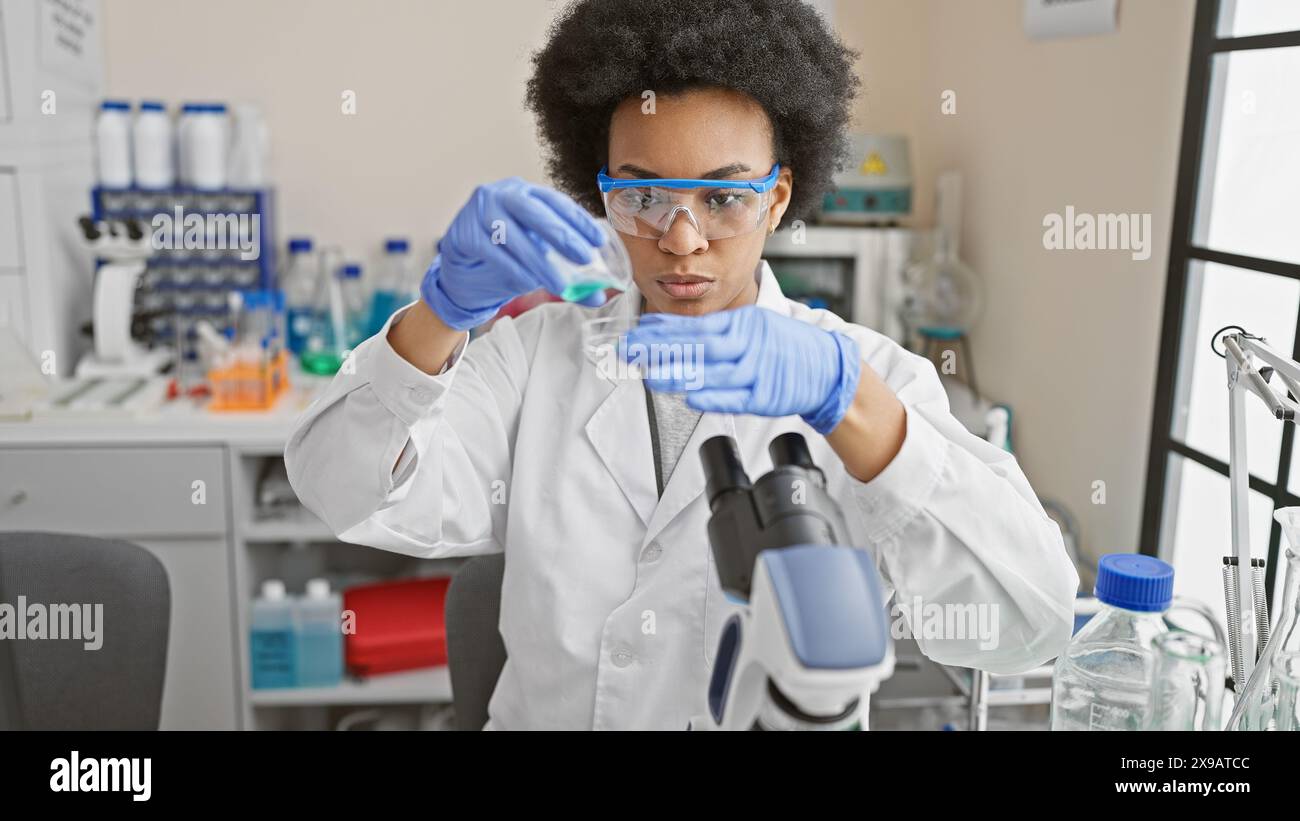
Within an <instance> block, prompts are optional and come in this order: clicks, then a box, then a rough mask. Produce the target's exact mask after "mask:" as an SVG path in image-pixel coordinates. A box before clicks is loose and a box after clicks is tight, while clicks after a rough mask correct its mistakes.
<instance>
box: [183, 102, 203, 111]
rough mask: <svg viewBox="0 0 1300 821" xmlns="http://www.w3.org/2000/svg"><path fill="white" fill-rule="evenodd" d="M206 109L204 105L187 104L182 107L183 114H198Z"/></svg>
mask: <svg viewBox="0 0 1300 821" xmlns="http://www.w3.org/2000/svg"><path fill="white" fill-rule="evenodd" d="M204 108H205V106H204V105H203V103H185V104H184V105H182V106H181V113H182V114H196V113H198V112H200V111H202V110H203V109H204Z"/></svg>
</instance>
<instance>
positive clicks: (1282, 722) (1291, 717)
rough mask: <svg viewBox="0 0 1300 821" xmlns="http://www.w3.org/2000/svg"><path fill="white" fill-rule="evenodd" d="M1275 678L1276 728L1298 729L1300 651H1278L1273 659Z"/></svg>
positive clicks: (1299, 720)
mask: <svg viewBox="0 0 1300 821" xmlns="http://www.w3.org/2000/svg"><path fill="white" fill-rule="evenodd" d="M1273 677H1274V678H1275V679H1276V680H1277V729H1279V730H1289V731H1294V730H1300V653H1280V654H1278V656H1277V658H1275V659H1273Z"/></svg>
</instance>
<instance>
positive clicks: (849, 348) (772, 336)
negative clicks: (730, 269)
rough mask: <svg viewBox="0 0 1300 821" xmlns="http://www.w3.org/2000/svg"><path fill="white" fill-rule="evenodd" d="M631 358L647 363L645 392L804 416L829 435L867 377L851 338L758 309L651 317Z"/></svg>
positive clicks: (638, 332)
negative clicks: (860, 378)
mask: <svg viewBox="0 0 1300 821" xmlns="http://www.w3.org/2000/svg"><path fill="white" fill-rule="evenodd" d="M638 345H644V346H645V347H644V348H639V349H638ZM697 345H698V346H699V347H695V346H697ZM653 346H658V347H653ZM624 355H625V358H627V359H628V361H631V362H635V360H636V357H638V356H644V357H646V358H645V360H644V361H645V362H647V363H649V364H650V367H649V369H648V373H647V374H646V380H645V382H646V386H647V387H649V388H650V389H652V390H657V391H669V392H674V393H685V394H686V404H687V405H689V406H690V407H692V408H695V409H696V410H701V411H712V412H715V413H752V414H756V415H758V416H791V415H794V414H798V415H799V416H802V417H803V419H804V421H805V422H807V423H808V424H809V425H811V426H812V428H813V429H814V430H816V431H817V432H818V433H821V434H823V435H824V434H827V433H830V432H831V431H832V430H834V429H835V426H836V425H838V424H839V423H840V420H841V419H843V418H844V414H845V412H846V411H847V410H848V408H849V404H850V403H851V402H852V401H853V397H854V394H855V393H856V392H857V389H858V377H859V376H860V375H861V373H862V360H861V358H860V356H861V355H860V353H859V351H858V343H856V342H854V341H853V340H852V339H851V338H849V337H847V336H845V335H844V334H839V333H833V332H831V331H826V330H823V329H821V328H819V327H817V326H816V325H809V324H808V323H807V322H800V321H799V320H797V319H792V318H790V317H787V316H782V315H781V314H778V313H776V312H774V311H769V310H768V309H766V308H759V307H757V306H754V305H750V306H746V307H744V308H738V309H736V310H734V311H719V312H718V313H713V314H706V315H704V316H677V315H674V314H662V313H653V314H646V315H644V316H642V317H641V324H640V325H638V326H637V327H636V328H634V329H632V331H631V332H629V333H628V336H627V345H626V349H625V354H624Z"/></svg>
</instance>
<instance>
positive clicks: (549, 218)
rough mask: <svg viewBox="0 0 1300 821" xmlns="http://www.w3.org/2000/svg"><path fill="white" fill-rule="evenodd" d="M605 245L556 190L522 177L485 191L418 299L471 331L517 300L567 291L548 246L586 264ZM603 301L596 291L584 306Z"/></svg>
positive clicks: (473, 200) (447, 242) (441, 249)
mask: <svg viewBox="0 0 1300 821" xmlns="http://www.w3.org/2000/svg"><path fill="white" fill-rule="evenodd" d="M604 242H605V236H604V234H602V233H601V230H600V226H599V225H597V224H596V221H595V220H594V219H592V218H591V215H589V214H588V213H587V212H586V211H584V210H582V208H581V207H580V206H579V205H578V204H577V203H576V202H574V201H573V200H571V199H569V198H568V197H566V196H564V195H563V194H561V193H560V192H558V191H555V190H552V189H550V188H545V187H543V186H540V185H532V184H530V183H528V182H526V181H524V180H521V179H520V178H518V177H511V178H510V179H508V180H500V181H499V182H493V183H488V184H487V185H480V186H479V187H478V188H476V189H474V193H473V195H472V196H471V197H470V198H469V202H467V203H465V205H464V207H462V208H461V209H460V212H459V213H458V214H456V217H455V219H453V220H452V222H451V226H450V227H448V228H447V233H446V235H445V236H444V237H443V238H442V239H441V240H439V242H438V256H437V257H436V258H434V260H433V264H432V265H430V266H429V270H428V271H427V272H426V273H425V275H424V281H423V282H422V283H421V284H420V296H421V297H423V299H424V301H425V302H427V303H428V304H429V307H430V308H432V309H433V311H434V313H436V314H437V315H438V316H439V317H441V318H442V321H443V322H445V323H447V325H448V326H450V327H452V328H455V329H456V330H460V331H466V330H469V329H470V328H473V327H475V326H478V325H481V324H483V323H484V322H487V321H488V320H489V319H491V318H492V317H494V316H496V313H497V311H499V310H501V306H503V305H505V304H506V303H507V302H509V301H510V300H512V299H514V298H515V297H517V296H519V295H520V294H526V293H528V292H529V291H534V290H536V289H538V288H545V289H546V290H548V291H550V292H551V293H553V294H559V293H560V292H561V291H563V290H564V288H565V286H566V285H567V284H568V283H566V282H563V281H562V279H561V277H560V274H559V273H558V272H556V271H555V269H554V268H552V267H551V265H550V263H548V262H547V261H546V249H547V248H548V247H554V248H555V249H556V250H557V251H559V252H560V253H561V254H562V255H564V256H565V257H567V258H569V259H571V260H573V261H574V262H576V263H578V264H580V265H584V264H586V263H589V262H591V259H592V248H593V247H596V246H599V245H601V244H603V243H604ZM604 301H605V294H604V293H603V292H601V291H597V292H596V293H594V294H592V295H591V296H590V297H588V298H587V299H585V300H583V301H582V303H581V304H583V305H590V306H596V305H600V304H602V303H604Z"/></svg>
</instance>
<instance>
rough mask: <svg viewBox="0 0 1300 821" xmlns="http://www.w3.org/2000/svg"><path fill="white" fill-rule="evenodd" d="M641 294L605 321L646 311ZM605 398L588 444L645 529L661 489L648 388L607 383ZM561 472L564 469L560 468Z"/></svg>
mask: <svg viewBox="0 0 1300 821" xmlns="http://www.w3.org/2000/svg"><path fill="white" fill-rule="evenodd" d="M640 306H641V294H640V293H639V292H638V291H637V290H636V288H635V286H633V287H632V288H630V289H629V290H628V291H627V292H626V293H624V294H623V295H622V296H620V297H618V298H617V299H616V301H614V302H613V303H611V304H610V306H609V308H608V309H607V310H605V311H601V312H599V315H603V316H610V315H614V314H615V313H624V314H628V313H630V314H631V315H633V316H635V315H636V314H637V313H639V311H640ZM600 384H601V386H602V389H603V390H604V392H605V393H604V398H603V399H602V400H601V401H600V402H598V403H597V405H596V410H595V411H594V412H593V413H592V414H591V417H590V418H589V419H588V420H587V424H586V426H585V431H586V434H587V439H588V441H590V442H591V445H592V447H594V448H595V449H596V454H597V455H598V456H599V457H600V461H601V462H602V463H603V464H604V465H605V469H606V470H608V471H609V473H610V475H611V476H613V477H614V481H615V483H616V484H617V485H618V487H619V489H620V490H621V491H622V492H623V495H624V496H626V497H627V500H628V502H629V503H630V504H631V505H632V508H633V509H634V510H636V513H637V516H639V517H640V518H641V523H642V524H647V525H648V523H649V522H650V516H651V513H652V512H653V511H654V509H655V504H656V501H657V499H658V495H659V489H658V487H657V486H656V484H655V463H654V452H653V450H652V449H651V446H650V417H649V415H648V414H647V413H646V407H645V388H644V386H643V385H642V383H641V380H639V379H632V378H623V379H617V380H614V381H609V380H607V379H603V378H602V379H601V381H600ZM556 469H557V470H559V469H560V466H559V465H557V466H556Z"/></svg>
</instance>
